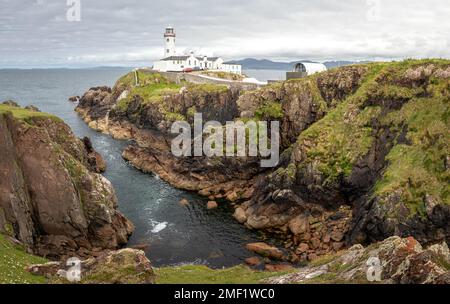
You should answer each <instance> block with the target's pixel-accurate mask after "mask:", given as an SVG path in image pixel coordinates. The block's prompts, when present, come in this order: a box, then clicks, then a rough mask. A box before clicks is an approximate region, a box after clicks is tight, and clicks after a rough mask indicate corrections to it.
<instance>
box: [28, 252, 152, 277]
mask: <svg viewBox="0 0 450 304" xmlns="http://www.w3.org/2000/svg"><path fill="white" fill-rule="evenodd" d="M69 267H70V266H67V265H66V263H65V262H50V263H47V264H40V265H31V266H29V267H28V268H27V270H28V271H29V272H31V273H32V274H35V275H43V276H45V277H47V278H49V279H50V283H65V284H66V283H73V282H70V281H69V280H68V279H67V276H66V275H67V271H69ZM80 270H81V275H80V278H81V281H79V283H82V284H105V283H107V284H152V283H154V282H155V274H154V272H153V269H152V266H151V263H150V261H149V260H148V259H147V258H146V256H145V254H144V252H143V251H141V250H136V249H130V248H126V249H121V250H117V251H111V252H109V253H107V254H102V255H101V256H99V257H97V258H89V259H86V260H83V261H80ZM77 283H78V282H77Z"/></svg>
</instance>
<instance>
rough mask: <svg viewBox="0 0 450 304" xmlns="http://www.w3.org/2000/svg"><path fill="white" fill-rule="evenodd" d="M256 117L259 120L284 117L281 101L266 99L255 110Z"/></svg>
mask: <svg viewBox="0 0 450 304" xmlns="http://www.w3.org/2000/svg"><path fill="white" fill-rule="evenodd" d="M255 117H256V118H257V119H259V120H269V119H279V118H282V117H283V109H282V106H281V103H278V102H275V101H266V102H264V103H263V104H261V105H260V106H259V108H258V109H256V111H255Z"/></svg>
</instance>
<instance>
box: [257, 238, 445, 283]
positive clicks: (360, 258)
mask: <svg viewBox="0 0 450 304" xmlns="http://www.w3.org/2000/svg"><path fill="white" fill-rule="evenodd" d="M449 265H450V252H449V249H448V246H447V244H446V243H443V244H435V245H433V246H430V247H428V248H423V247H422V245H421V244H420V243H419V242H417V241H416V240H415V239H414V238H412V237H409V238H404V239H402V238H400V237H390V238H387V239H386V240H384V241H383V242H380V243H375V244H372V245H371V246H369V247H367V248H364V247H363V246H361V245H360V244H358V245H354V246H352V247H351V248H349V249H348V250H345V251H341V252H339V253H338V254H335V255H333V256H328V257H324V258H321V259H318V260H316V261H314V262H313V263H312V264H311V265H309V266H308V267H305V268H302V269H301V270H300V271H298V272H295V273H292V274H287V275H284V276H280V277H275V278H270V279H268V280H266V281H265V283H272V284H292V283H296V284H298V283H309V284H311V283H314V284H324V283H326V284H330V283H331V284H355V283H357V284H370V283H374V284H380V283H381V284H450V267H449Z"/></svg>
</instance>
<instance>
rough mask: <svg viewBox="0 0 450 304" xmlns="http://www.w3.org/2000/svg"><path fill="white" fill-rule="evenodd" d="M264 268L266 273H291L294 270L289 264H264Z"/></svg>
mask: <svg viewBox="0 0 450 304" xmlns="http://www.w3.org/2000/svg"><path fill="white" fill-rule="evenodd" d="M264 268H265V269H266V270H267V271H271V272H285V271H291V270H293V269H294V267H292V265H289V264H266V265H264Z"/></svg>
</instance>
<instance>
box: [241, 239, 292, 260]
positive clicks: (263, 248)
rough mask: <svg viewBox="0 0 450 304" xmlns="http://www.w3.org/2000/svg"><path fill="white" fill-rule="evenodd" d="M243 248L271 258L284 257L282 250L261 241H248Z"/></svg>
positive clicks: (279, 258) (280, 258)
mask: <svg viewBox="0 0 450 304" xmlns="http://www.w3.org/2000/svg"><path fill="white" fill-rule="evenodd" d="M245 248H247V250H249V251H252V252H255V253H257V254H259V255H262V256H264V257H268V258H271V259H275V260H282V259H283V258H284V255H283V252H282V251H281V250H280V249H278V248H277V247H274V246H270V245H268V244H266V243H263V242H259V243H249V244H247V245H245Z"/></svg>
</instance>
